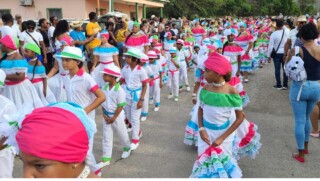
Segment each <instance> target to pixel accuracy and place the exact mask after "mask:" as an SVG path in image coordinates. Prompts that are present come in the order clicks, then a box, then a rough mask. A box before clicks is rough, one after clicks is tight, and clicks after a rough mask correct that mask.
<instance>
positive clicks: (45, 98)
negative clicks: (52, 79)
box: [24, 43, 57, 105]
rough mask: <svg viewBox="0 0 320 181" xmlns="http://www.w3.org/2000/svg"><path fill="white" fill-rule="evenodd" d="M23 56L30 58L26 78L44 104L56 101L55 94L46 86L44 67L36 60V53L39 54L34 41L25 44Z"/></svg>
mask: <svg viewBox="0 0 320 181" xmlns="http://www.w3.org/2000/svg"><path fill="white" fill-rule="evenodd" d="M24 53H25V56H26V57H27V58H29V59H30V61H29V67H28V73H27V76H28V79H29V80H30V81H31V82H32V84H33V86H34V87H35V88H36V90H37V93H38V95H39V97H40V99H41V101H42V103H43V104H44V105H48V104H52V103H55V102H57V101H56V98H55V96H54V95H53V93H52V92H51V90H50V88H49V87H48V86H47V78H46V69H45V67H44V66H43V65H42V63H41V61H39V60H38V58H37V55H40V54H41V52H40V48H39V46H38V45H37V44H35V43H28V44H26V45H25V51H24Z"/></svg>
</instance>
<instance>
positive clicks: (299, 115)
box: [288, 23, 320, 163]
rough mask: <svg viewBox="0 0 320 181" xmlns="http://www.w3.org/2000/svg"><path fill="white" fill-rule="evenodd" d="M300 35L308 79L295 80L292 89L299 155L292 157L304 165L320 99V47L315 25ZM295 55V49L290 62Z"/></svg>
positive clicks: (302, 30)
mask: <svg viewBox="0 0 320 181" xmlns="http://www.w3.org/2000/svg"><path fill="white" fill-rule="evenodd" d="M298 34H299V35H300V36H299V37H300V38H301V41H302V42H303V45H302V46H301V47H300V48H299V57H301V59H302V60H303V61H304V68H305V71H306V75H307V78H306V80H303V81H295V80H293V81H292V85H291V89H290V102H291V106H292V110H293V113H294V120H295V137H296V142H297V146H298V153H294V154H292V157H293V158H294V159H295V160H297V161H299V162H301V163H304V162H305V158H304V155H305V154H308V153H309V151H308V142H309V133H310V129H311V126H310V114H311V112H312V110H313V109H314V107H315V105H316V103H317V102H318V100H319V99H320V47H319V46H317V45H316V44H315V43H314V40H315V39H317V38H318V32H317V28H316V26H315V25H314V24H312V23H308V24H306V25H304V26H303V27H302V28H301V29H300V31H299V33H298ZM295 55H296V53H295V49H292V50H291V52H290V55H289V58H288V60H291V58H292V57H293V56H295Z"/></svg>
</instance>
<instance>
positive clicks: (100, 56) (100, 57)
mask: <svg viewBox="0 0 320 181" xmlns="http://www.w3.org/2000/svg"><path fill="white" fill-rule="evenodd" d="M100 36H101V46H98V47H96V48H95V49H94V50H93V55H94V61H93V65H92V70H93V71H92V72H91V76H92V78H93V79H94V80H95V81H96V82H97V84H98V85H99V87H100V88H102V87H103V86H104V85H105V82H104V81H103V79H102V76H101V75H100V74H101V73H100V71H102V70H103V69H104V68H106V67H107V66H108V65H110V64H115V65H116V66H118V67H120V65H119V62H118V54H119V51H118V48H117V47H114V46H113V45H111V44H109V43H108V40H109V33H108V32H107V31H103V32H101V34H100Z"/></svg>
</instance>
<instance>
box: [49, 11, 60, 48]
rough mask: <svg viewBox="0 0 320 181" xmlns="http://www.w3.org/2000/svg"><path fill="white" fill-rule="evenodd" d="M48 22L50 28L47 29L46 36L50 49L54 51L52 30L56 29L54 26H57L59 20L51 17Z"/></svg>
mask: <svg viewBox="0 0 320 181" xmlns="http://www.w3.org/2000/svg"><path fill="white" fill-rule="evenodd" d="M49 20H50V23H51V26H50V27H49V30H48V35H49V39H50V45H51V48H52V49H53V50H54V51H55V48H54V47H55V45H54V41H53V33H54V30H55V29H56V26H57V24H58V22H59V20H58V18H57V17H56V16H51V17H50V19H49Z"/></svg>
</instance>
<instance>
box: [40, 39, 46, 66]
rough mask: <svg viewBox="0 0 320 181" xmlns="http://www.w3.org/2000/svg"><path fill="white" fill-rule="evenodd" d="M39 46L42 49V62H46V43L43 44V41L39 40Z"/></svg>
mask: <svg viewBox="0 0 320 181" xmlns="http://www.w3.org/2000/svg"><path fill="white" fill-rule="evenodd" d="M40 46H41V49H42V53H43V63H44V64H47V63H48V60H47V49H46V45H45V44H44V42H43V41H40Z"/></svg>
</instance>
